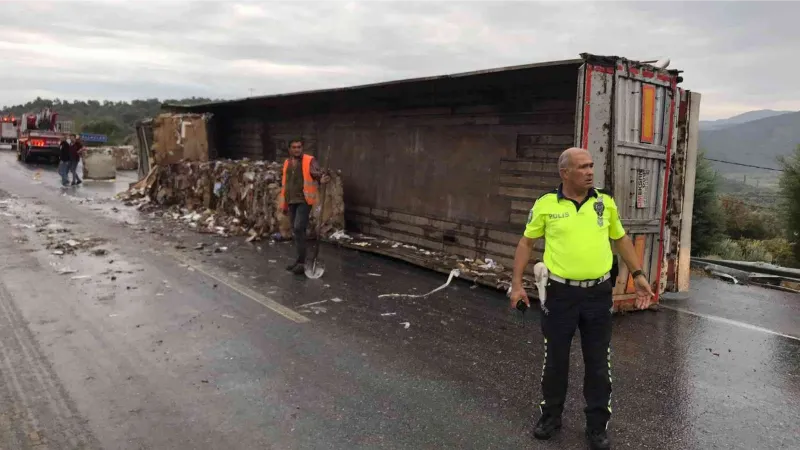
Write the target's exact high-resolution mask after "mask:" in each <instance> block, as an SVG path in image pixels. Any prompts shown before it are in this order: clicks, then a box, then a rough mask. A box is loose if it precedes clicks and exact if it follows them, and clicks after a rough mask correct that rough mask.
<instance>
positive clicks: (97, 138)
mask: <svg viewBox="0 0 800 450" xmlns="http://www.w3.org/2000/svg"><path fill="white" fill-rule="evenodd" d="M80 136H81V139H83V141H84V142H100V143H105V142H107V141H108V136H106V135H105V134H92V133H81V134H80Z"/></svg>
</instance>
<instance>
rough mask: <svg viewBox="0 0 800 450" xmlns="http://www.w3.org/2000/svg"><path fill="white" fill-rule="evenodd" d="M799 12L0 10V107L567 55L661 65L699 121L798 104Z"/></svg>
mask: <svg viewBox="0 0 800 450" xmlns="http://www.w3.org/2000/svg"><path fill="white" fill-rule="evenodd" d="M798 17H800V3H787V2H775V3H771V2H752V3H751V2H717V3H705V2H703V3H701V2H687V3H677V2H669V3H656V2H637V3H611V2H594V3H575V2H562V3H535V2H512V3H503V2H431V1H426V2H415V3H411V2H402V3H400V2H397V3H394V2H376V1H369V2H335V1H329V2H314V3H311V2H301V1H291V2H250V3H248V2H233V1H231V2H219V1H169V0H160V1H150V0H138V1H130V0H127V1H97V2H74V1H56V2H47V1H42V0H30V1H19V0H18V1H13V2H11V1H6V0H2V1H0V69H1V70H2V72H1V73H2V82H0V105H9V104H17V103H24V102H26V101H29V100H32V99H34V98H35V97H37V96H41V97H45V98H54V97H58V98H61V99H68V100H73V99H84V100H85V99H99V100H103V99H109V100H131V99H135V98H152V97H158V98H160V99H165V98H182V97H190V96H202V97H213V98H236V97H245V96H249V95H251V89H252V93H253V94H256V95H258V94H272V93H279V92H291V91H296V90H306V89H317V88H325V87H337V86H347V85H353V84H362V83H368V82H375V81H386V80H393V79H402V78H408V77H416V76H425V75H438V74H446V73H455V72H463V71H469V70H479V69H487V68H492V67H498V66H506V65H515V64H524V63H530V62H541V61H550V60H561V59H571V58H576V57H578V54H579V53H581V52H590V53H596V54H614V55H621V56H625V57H628V58H631V59H657V58H660V57H664V56H667V57H669V58H671V60H672V64H671V65H670V68H673V69H680V70H684V71H685V73H684V79H685V81H684V83H683V86H684V87H685V88H687V89H692V90H695V91H698V92H701V93H702V94H703V101H702V107H701V111H702V118H703V119H717V118H723V117H729V116H732V115H735V114H738V113H741V112H745V111H750V110H754V109H787V110H800V83H798V82H797V73H798V72H797V71H796V70H795V69H800V61H796V60H795V59H793V57H792V56H791V55H793V54H796V53H797V46H798V44H800V26H798V23H797V20H798V19H797V18H798Z"/></svg>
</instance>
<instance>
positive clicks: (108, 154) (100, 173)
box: [83, 147, 117, 180]
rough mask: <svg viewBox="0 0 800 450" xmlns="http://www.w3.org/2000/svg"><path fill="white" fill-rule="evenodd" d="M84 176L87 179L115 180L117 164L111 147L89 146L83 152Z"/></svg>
mask: <svg viewBox="0 0 800 450" xmlns="http://www.w3.org/2000/svg"><path fill="white" fill-rule="evenodd" d="M83 178H86V179H87V180H113V179H116V178H117V166H116V164H115V162H114V156H113V154H112V151H111V147H89V148H87V149H86V150H85V151H84V153H83Z"/></svg>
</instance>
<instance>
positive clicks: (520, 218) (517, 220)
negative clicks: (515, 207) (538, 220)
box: [509, 213, 528, 225]
mask: <svg viewBox="0 0 800 450" xmlns="http://www.w3.org/2000/svg"><path fill="white" fill-rule="evenodd" d="M509 222H511V223H513V224H515V225H525V224H527V223H528V215H527V214H513V213H512V214H511V217H510V219H509Z"/></svg>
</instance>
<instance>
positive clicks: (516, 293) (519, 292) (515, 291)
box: [511, 286, 531, 309]
mask: <svg viewBox="0 0 800 450" xmlns="http://www.w3.org/2000/svg"><path fill="white" fill-rule="evenodd" d="M520 300H522V301H523V302H525V304H526V305H528V307H529V308H530V306H531V301H530V300H528V293H527V292H525V289H524V288H523V287H522V286H518V287H512V288H511V309H516V308H517V302H518V301H520Z"/></svg>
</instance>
